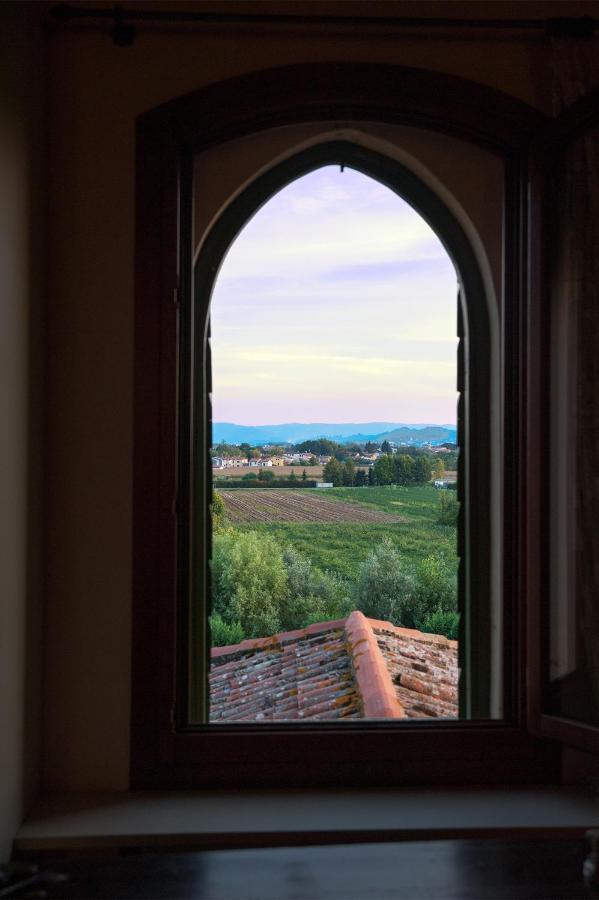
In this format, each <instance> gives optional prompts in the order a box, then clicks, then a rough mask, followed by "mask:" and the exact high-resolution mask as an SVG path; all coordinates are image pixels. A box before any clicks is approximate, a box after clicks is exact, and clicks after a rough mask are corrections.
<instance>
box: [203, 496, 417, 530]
mask: <svg viewBox="0 0 599 900" xmlns="http://www.w3.org/2000/svg"><path fill="white" fill-rule="evenodd" d="M219 494H220V496H221V497H222V499H223V501H224V504H225V510H226V515H227V518H228V520H229V521H230V522H231V524H232V525H247V524H250V523H252V524H253V523H257V522H262V523H268V524H271V523H273V522H310V523H320V524H322V523H331V522H362V523H397V522H405V521H406V520H405V518H404V517H402V516H400V515H398V513H397V511H390V512H386V511H384V510H382V509H379V508H378V507H377V506H376V505H373V504H370V505H367V504H363V503H355V502H344V500H343V498H342V497H339V496H335V497H331V498H330V499H329V496H328V495H326V496H325V495H323V493H322V492H321V491H314V490H309V489H303V490H301V491H283V490H276V489H270V490H243V489H238V490H231V491H226V490H220V491H219Z"/></svg>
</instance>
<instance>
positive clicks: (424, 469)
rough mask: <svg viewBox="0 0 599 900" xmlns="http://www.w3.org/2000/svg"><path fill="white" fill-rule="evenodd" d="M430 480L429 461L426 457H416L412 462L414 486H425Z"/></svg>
mask: <svg viewBox="0 0 599 900" xmlns="http://www.w3.org/2000/svg"><path fill="white" fill-rule="evenodd" d="M430 480H431V461H430V459H429V457H428V456H418V457H417V458H416V459H415V460H414V482H415V484H427V482H429V481H430Z"/></svg>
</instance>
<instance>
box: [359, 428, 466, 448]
mask: <svg viewBox="0 0 599 900" xmlns="http://www.w3.org/2000/svg"><path fill="white" fill-rule="evenodd" d="M376 440H377V441H391V442H393V443H395V444H444V443H446V442H450V443H452V444H455V442H456V430H455V428H451V427H448V426H445V425H425V426H420V425H414V426H407V425H403V426H401V427H399V428H394V429H393V430H392V431H387V432H385V433H384V434H377V436H376Z"/></svg>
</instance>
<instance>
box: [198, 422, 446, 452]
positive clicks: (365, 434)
mask: <svg viewBox="0 0 599 900" xmlns="http://www.w3.org/2000/svg"><path fill="white" fill-rule="evenodd" d="M312 438H329V439H330V440H332V441H338V442H339V443H345V444H347V443H349V442H350V441H356V442H357V443H364V442H365V441H385V440H387V441H394V442H395V443H397V444H415V445H418V444H428V443H432V444H443V443H445V442H451V443H455V440H456V429H455V425H431V424H422V425H408V424H406V423H404V422H360V423H355V422H334V423H330V422H329V423H327V422H287V423H284V424H282V425H235V424H234V423H233V422H213V423H212V441H213V443H214V444H220V443H221V442H223V443H226V444H242V443H246V444H250V445H251V446H252V447H254V446H258V445H261V444H299V443H301V442H302V441H309V440H311V439H312Z"/></svg>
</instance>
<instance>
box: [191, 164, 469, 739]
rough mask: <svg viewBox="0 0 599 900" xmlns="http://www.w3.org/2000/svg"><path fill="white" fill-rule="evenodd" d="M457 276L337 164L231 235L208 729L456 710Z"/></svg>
mask: <svg viewBox="0 0 599 900" xmlns="http://www.w3.org/2000/svg"><path fill="white" fill-rule="evenodd" d="M456 319H457V278H456V272H455V269H454V267H453V265H452V262H451V260H450V259H449V257H448V255H447V253H446V251H445V250H444V248H443V246H442V244H441V242H440V241H439V239H438V237H437V236H436V235H435V233H434V231H433V230H432V229H431V228H430V227H429V225H428V224H427V223H426V222H425V221H424V219H423V218H422V217H421V216H420V215H419V214H418V213H417V212H416V211H415V210H414V209H413V208H412V207H411V206H409V205H408V204H407V203H406V202H405V201H404V200H402V198H401V197H399V196H398V195H397V194H395V193H394V192H393V191H391V190H390V189H388V188H387V187H385V186H384V185H382V184H381V183H379V182H378V181H376V180H374V179H372V178H370V177H369V176H366V175H364V174H362V173H360V172H358V171H356V170H354V169H352V168H349V167H343V166H332V165H327V166H324V167H322V168H320V169H317V170H316V171H313V172H311V173H309V174H307V175H304V176H303V177H301V178H298V179H297V180H295V181H293V182H292V183H290V184H289V185H287V186H286V187H285V188H283V189H282V190H280V191H279V192H278V193H276V194H275V195H274V196H273V197H272V198H271V199H270V200H269V201H268V202H267V203H266V204H265V205H264V206H263V207H262V208H261V209H260V210H259V211H258V212H257V213H256V214H255V216H254V217H253V218H252V219H251V220H250V221H249V223H248V224H247V225H246V226H245V228H243V230H242V231H241V232H240V233H239V234H238V236H237V238H236V240H235V241H234V243H233V244H232V246H231V248H230V249H229V252H228V253H227V255H226V257H225V259H224V262H223V264H222V267H221V270H220V273H219V276H218V278H217V281H216V283H215V287H214V291H213V294H212V300H211V308H210V322H211V347H212V408H213V425H212V430H213V446H212V450H211V456H212V466H213V487H214V490H213V503H212V522H213V539H212V547H213V551H212V561H211V577H212V611H211V615H210V619H209V624H210V634H211V660H210V676H209V720H210V722H213V723H227V722H240V721H245V722H257V721H263V722H269V721H293V720H300V721H301V720H330V719H335V720H337V719H339V720H351V719H357V718H363V719H364V718H366V719H369V718H376V719H379V718H395V719H398V718H405V717H407V718H430V717H435V718H454V717H456V716H457V715H458V714H459V711H458V662H457V656H458V648H457V636H458V619H459V616H458V612H457V569H458V557H457V542H456V524H457V512H458V503H457V493H456V486H457V454H458V448H457V443H456V407H457V393H456V383H457V354H456V346H457V337H456Z"/></svg>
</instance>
